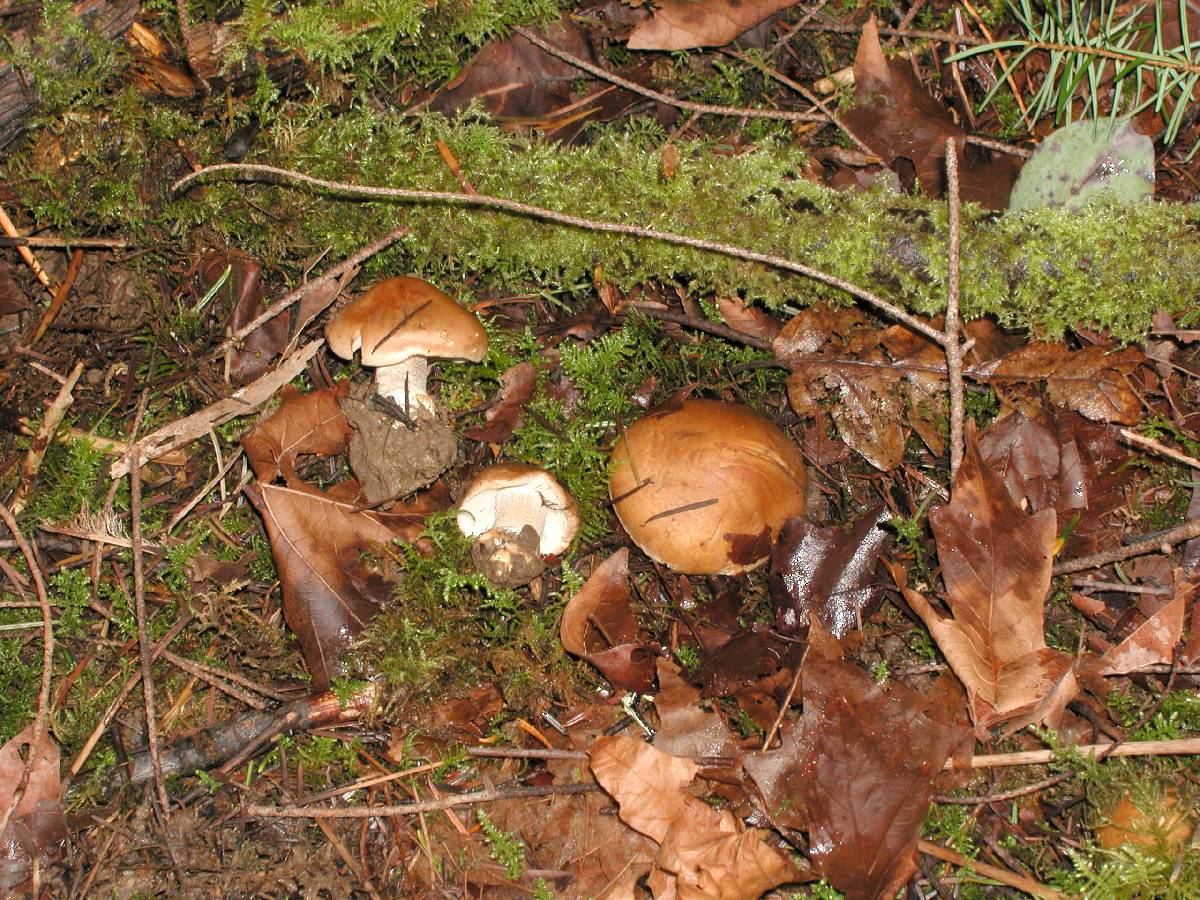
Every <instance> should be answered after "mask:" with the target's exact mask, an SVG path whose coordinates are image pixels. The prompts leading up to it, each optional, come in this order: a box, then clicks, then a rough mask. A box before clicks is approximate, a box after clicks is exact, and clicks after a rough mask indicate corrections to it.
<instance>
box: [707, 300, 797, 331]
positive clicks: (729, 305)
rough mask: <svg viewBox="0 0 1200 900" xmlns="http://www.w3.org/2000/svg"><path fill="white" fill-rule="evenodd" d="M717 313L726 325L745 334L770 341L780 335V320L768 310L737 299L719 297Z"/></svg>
mask: <svg viewBox="0 0 1200 900" xmlns="http://www.w3.org/2000/svg"><path fill="white" fill-rule="evenodd" d="M717 311H718V312H720V314H721V318H723V319H724V320H725V324H726V325H728V326H729V327H730V328H733V329H735V330H737V331H740V332H742V333H743V334H752V335H754V336H755V337H760V338H763V339H765V340H768V341H773V340H775V338H776V337H777V336H778V335H779V330H780V328H781V326H780V324H779V320H778V319H776V318H775V317H774V316H773V315H771V314H770V313H768V312H767V311H766V310H763V309H760V308H759V307H757V306H752V305H747V304H746V303H743V302H742V301H741V300H739V299H738V298H737V297H718V298H717Z"/></svg>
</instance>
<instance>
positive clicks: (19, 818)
mask: <svg viewBox="0 0 1200 900" xmlns="http://www.w3.org/2000/svg"><path fill="white" fill-rule="evenodd" d="M32 741H33V725H30V726H29V727H28V728H26V729H25V730H24V731H22V732H21V733H20V734H18V735H16V736H15V737H14V738H12V739H11V740H9V741H8V742H7V743H6V744H5V745H4V746H3V747H0V810H7V809H9V808H10V807H11V806H12V801H13V797H14V795H15V794H16V790H17V786H18V785H19V784H20V783H21V777H22V775H23V774H24V771H25V760H26V759H28V758H30V757H31V756H32V760H33V764H32V767H31V768H30V770H29V780H28V781H27V782H26V785H25V793H24V794H22V795H21V802H20V803H19V804H18V805H17V808H16V809H15V810H13V813H12V816H11V817H10V818H9V820H8V826H7V827H6V828H5V829H4V833H3V834H0V891H3V892H6V896H7V892H8V891H15V890H16V889H17V888H18V887H19V886H20V885H22V884H24V883H25V882H26V881H27V880H28V878H29V876H30V872H31V871H32V868H33V860H34V859H35V858H37V857H39V856H41V855H42V854H44V853H46V852H48V851H49V850H51V849H52V848H54V847H55V846H56V845H57V844H58V843H59V842H60V841H62V840H63V839H65V838H66V836H67V827H66V820H65V819H64V818H63V811H62V785H61V783H60V782H59V774H58V745H57V744H56V743H55V742H54V738H52V737H51V736H50V735H49V734H48V733H43V734H42V738H41V740H40V741H39V742H38V744H37V746H34V745H33V744H32Z"/></svg>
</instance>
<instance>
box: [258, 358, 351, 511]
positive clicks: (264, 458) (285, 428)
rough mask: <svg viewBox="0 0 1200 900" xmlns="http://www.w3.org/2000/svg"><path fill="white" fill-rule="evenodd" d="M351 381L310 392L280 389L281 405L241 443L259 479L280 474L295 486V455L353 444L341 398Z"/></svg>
mask: <svg viewBox="0 0 1200 900" xmlns="http://www.w3.org/2000/svg"><path fill="white" fill-rule="evenodd" d="M349 386H350V382H342V383H341V384H340V385H338V386H337V387H335V388H319V389H317V390H315V391H310V392H309V393H307V394H302V393H300V391H299V390H297V389H296V388H294V387H292V386H291V385H285V386H284V387H283V389H282V390H281V391H280V392H279V398H280V403H279V409H277V410H276V411H275V413H274V414H272V415H271V416H268V417H267V418H265V419H263V420H262V421H260V422H259V423H258V424H257V425H256V426H254V430H253V431H251V432H250V433H249V434H248V435H246V436H245V437H244V438H242V447H243V448H245V450H246V458H247V459H248V460H249V461H250V467H251V468H252V469H254V475H255V477H256V478H257V479H258V480H259V481H263V482H272V481H274V480H275V479H276V478H279V477H280V476H282V477H283V479H284V481H286V482H287V483H288V484H289V485H291V486H293V487H295V486H296V485H297V483H298V482H299V480H300V479H299V478H298V477H297V475H296V459H297V457H299V456H300V455H301V454H313V455H315V456H333V455H335V454H338V453H343V452H345V450H346V448H347V447H348V446H349V444H350V423H349V422H348V421H347V420H346V416H345V414H344V413H343V412H342V409H341V407H340V406H339V405H338V401H339V400H340V399H341V398H342V397H344V396H345V395H346V391H347V389H348V388H349Z"/></svg>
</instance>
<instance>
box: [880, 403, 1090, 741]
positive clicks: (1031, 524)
mask: <svg viewBox="0 0 1200 900" xmlns="http://www.w3.org/2000/svg"><path fill="white" fill-rule="evenodd" d="M929 521H930V525H931V527H932V529H933V534H934V538H935V540H936V542H937V548H938V560H939V562H940V563H941V566H942V578H943V580H944V581H945V585H946V593H947V595H948V600H949V605H950V611H951V614H952V615H950V616H946V615H944V614H943V613H941V612H940V611H938V610H937V609H935V608H934V606H933V604H932V603H930V602H929V600H927V599H926V598H925V597H924V596H923V595H922V594H921V593H920V592H919V591H915V590H913V589H911V588H908V587H904V596H905V598H906V599H907V600H908V602H909V605H910V606H911V607H912V609H913V611H914V612H916V614H917V615H918V616H920V617H921V619H922V620H923V621H924V622H925V625H926V627H928V629H929V632H930V634H931V635H932V636H933V639H934V640H935V641H936V642H937V644H938V646H939V647H940V648H941V650H942V653H943V654H945V656H946V660H947V662H949V663H950V667H951V668H952V669H953V670H954V673H955V674H956V675H957V676H958V677H959V679H960V680H961V681H962V683H963V685H964V686H965V687H966V688H967V694H968V699H969V705H970V709H971V716H972V718H973V719H974V721H975V725H976V727H977V728H978V729H980V730H982V729H986V728H988V727H989V726H991V725H995V724H997V723H1000V722H1010V721H1011V720H1014V719H1018V718H1019V719H1020V720H1021V723H1022V724H1024V723H1028V722H1034V721H1048V722H1053V721H1055V719H1056V718H1057V716H1058V715H1060V714H1061V712H1062V709H1063V707H1065V705H1066V703H1067V701H1068V700H1069V699H1070V698H1071V696H1073V695H1074V691H1075V678H1074V675H1073V674H1072V672H1071V661H1070V659H1069V657H1067V656H1066V655H1065V654H1063V653H1060V652H1059V651H1057V650H1052V649H1050V648H1049V647H1047V646H1046V639H1045V634H1044V631H1043V627H1044V626H1043V615H1044V603H1045V599H1046V594H1047V593H1048V592H1049V589H1050V577H1051V561H1052V557H1053V554H1054V547H1055V541H1056V530H1055V522H1056V516H1055V514H1054V511H1053V510H1050V509H1045V510H1041V511H1040V512H1037V513H1034V514H1032V515H1030V514H1028V513H1026V512H1025V511H1024V510H1022V509H1021V507H1020V505H1019V504H1018V503H1017V501H1016V500H1014V499H1013V497H1012V495H1011V494H1010V493H1009V492H1008V488H1007V487H1005V485H1004V482H1003V481H1002V480H1001V478H1000V476H999V475H998V474H996V473H995V472H994V471H992V470H991V469H990V468H989V467H988V466H986V465H985V463H984V462H983V458H982V457H981V455H980V452H979V442H978V440H977V439H976V436H975V427H974V423H973V422H972V423H968V427H967V441H966V453H965V457H964V459H963V463H962V466H961V467H960V468H959V470H958V474H957V475H956V477H955V479H954V491H953V494H952V498H951V501H950V503H949V504H948V505H946V506H942V507H939V508H937V509H934V510H931V511H930V514H929ZM897 583H898V584H900V585H901V586H903V580H902V575H901V578H900V580H898V581H897ZM1010 727H1015V726H1010Z"/></svg>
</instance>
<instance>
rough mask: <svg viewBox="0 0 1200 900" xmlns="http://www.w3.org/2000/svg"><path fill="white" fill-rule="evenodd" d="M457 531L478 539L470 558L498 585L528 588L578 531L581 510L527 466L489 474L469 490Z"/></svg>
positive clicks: (551, 478)
mask: <svg viewBox="0 0 1200 900" xmlns="http://www.w3.org/2000/svg"><path fill="white" fill-rule="evenodd" d="M458 527H459V529H461V531H462V533H463V534H465V535H467V537H473V538H475V543H474V544H473V545H472V546H471V558H472V560H474V562H475V566H476V567H477V568H478V569H479V571H480V572H482V573H483V574H484V575H485V576H486V577H487V579H488V581H491V582H492V583H493V584H498V585H501V586H504V587H515V586H517V585H522V584H528V583H529V582H531V581H533V579H535V578H537V576H538V575H540V574H541V573H542V571H543V570H544V569H545V568H546V564H545V562H544V561H543V557H546V556H557V555H559V554H560V553H562V552H564V551H565V550H566V549H567V548H568V547H569V546H570V545H571V541H572V539H573V538H574V537H575V533H576V532H577V531H578V530H579V504H578V503H577V502H576V500H575V498H574V497H572V496H571V494H570V493H569V492H568V491H567V489H566V488H564V487H563V486H562V484H561V483H560V482H559V480H558V479H557V478H555V477H554V476H553V475H551V474H550V473H549V472H546V471H543V470H542V469H535V468H534V467H533V466H527V465H524V464H523V463H500V464H499V465H495V466H491V467H490V468H487V469H484V470H483V471H482V472H480V473H479V474H478V475H477V476H475V480H474V481H472V482H471V484H470V485H469V486H468V487H467V491H466V493H465V494H463V498H462V501H461V503H460V504H459V508H458Z"/></svg>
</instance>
